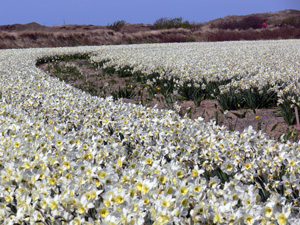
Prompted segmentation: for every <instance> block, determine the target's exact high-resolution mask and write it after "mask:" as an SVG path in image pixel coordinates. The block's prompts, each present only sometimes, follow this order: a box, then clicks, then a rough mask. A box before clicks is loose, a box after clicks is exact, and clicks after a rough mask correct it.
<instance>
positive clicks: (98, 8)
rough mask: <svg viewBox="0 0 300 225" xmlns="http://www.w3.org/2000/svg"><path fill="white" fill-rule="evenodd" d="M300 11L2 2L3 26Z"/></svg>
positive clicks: (209, 4) (144, 2)
mask: <svg viewBox="0 0 300 225" xmlns="http://www.w3.org/2000/svg"><path fill="white" fill-rule="evenodd" d="M284 9H297V10H300V0H106V1H102V0H47V1H45V0H0V25H6V24H15V23H21V24H24V23H30V22H37V23H39V24H41V25H46V26H52V25H63V24H64V23H65V24H87V25H88V24H93V25H107V24H111V23H113V22H114V21H117V20H125V21H126V22H129V23H152V24H153V23H154V22H155V20H157V19H158V18H161V17H168V18H174V17H183V19H184V20H189V21H191V22H192V21H194V22H206V21H209V20H212V19H216V18H220V17H224V16H227V15H247V14H252V13H260V12H276V11H279V10H284Z"/></svg>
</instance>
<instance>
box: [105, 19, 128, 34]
mask: <svg viewBox="0 0 300 225" xmlns="http://www.w3.org/2000/svg"><path fill="white" fill-rule="evenodd" d="M125 24H126V21H125V20H118V21H115V22H113V24H109V25H107V28H108V29H111V30H113V31H120V30H121V29H122V28H123V27H124V26H125Z"/></svg>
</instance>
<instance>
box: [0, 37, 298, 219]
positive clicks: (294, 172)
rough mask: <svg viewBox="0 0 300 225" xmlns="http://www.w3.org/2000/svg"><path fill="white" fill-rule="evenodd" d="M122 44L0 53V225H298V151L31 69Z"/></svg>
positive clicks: (294, 146)
mask: <svg viewBox="0 0 300 225" xmlns="http://www.w3.org/2000/svg"><path fill="white" fill-rule="evenodd" d="M294 42H296V41H287V42H280V41H279V42H278V45H279V46H281V45H283V43H287V45H290V44H292V43H294ZM271 43H272V44H273V45H274V46H276V45H275V43H277V42H271ZM236 44H237V43H236ZM243 44H245V45H247V46H248V45H250V42H246V43H244V42H241V45H243ZM257 44H260V42H258V43H257ZM201 45H202V44H201ZM218 45H221V44H220V43H219V44H218V43H216V46H218ZM225 45H226V44H225ZM230 45H231V44H230ZM273 45H272V46H273ZM176 46H177V45H176ZM204 46H205V45H204ZM209 46H210V48H211V47H213V46H214V45H213V44H211V43H210V44H209ZM261 46H264V45H261ZM122 47H123V48H125V46H108V47H79V48H57V49H24V50H4V51H1V54H0V60H1V61H0V62H1V64H0V91H1V93H2V95H1V96H2V97H1V103H0V168H1V172H0V173H1V184H0V189H1V192H0V206H1V207H0V221H1V222H2V223H4V224H9V223H11V224H12V223H24V224H80V223H82V224H88V223H89V224H126V223H127V224H172V223H174V224H184V223H189V224H205V223H208V224H264V223H265V224H267V223H269V222H273V223H275V224H276V223H277V224H297V223H299V222H300V219H299V217H298V215H299V162H300V158H299V149H300V148H299V144H298V143H290V142H287V143H285V144H284V143H278V142H276V141H274V140H270V139H268V138H267V137H266V136H265V135H264V134H263V133H261V132H258V133H257V132H255V131H253V130H252V128H251V127H249V128H248V129H247V130H245V131H244V132H242V133H239V132H229V131H228V130H226V129H225V128H224V127H220V126H217V125H216V124H215V123H214V122H213V121H212V122H209V123H205V122H203V120H202V118H198V119H196V120H191V119H189V118H187V117H183V118H182V117H180V116H179V115H177V114H176V113H175V112H174V111H171V110H158V109H156V108H146V107H143V106H140V105H134V104H126V103H123V102H122V101H121V100H120V101H117V102H115V101H113V100H112V98H105V99H104V98H98V97H93V96H91V95H90V94H88V93H85V92H82V91H80V90H78V89H76V88H73V87H72V86H69V85H67V84H65V83H64V82H60V81H59V79H54V78H52V77H50V76H48V75H47V74H45V73H44V72H42V71H40V70H39V69H37V68H36V67H35V64H36V61H37V60H38V59H40V58H43V57H45V56H55V55H63V54H69V55H70V54H85V53H87V54H89V53H91V54H95V53H96V52H97V54H98V55H99V54H100V52H101V51H104V50H105V49H110V48H111V50H112V51H113V49H114V48H116V49H121V48H122ZM162 47H164V45H162ZM168 47H171V46H169V45H166V46H165V48H166V49H168ZM129 48H134V46H130V47H129ZM103 49H104V50H103ZM228 49H229V48H228ZM162 52H163V51H162ZM102 53H103V52H102ZM208 54H210V53H208ZM238 55H239V54H238ZM247 55H248V54H247ZM245 57H246V56H245ZM177 59H178V60H179V59H180V57H178V58H177ZM120 60H121V59H120ZM215 60H216V62H218V60H217V58H215ZM150 61H151V60H150ZM150 61H149V62H150ZM110 62H112V59H111V61H110ZM219 62H221V56H220V58H219ZM232 62H233V63H234V62H235V60H233V61H232ZM203 65H206V63H205V62H203ZM130 66H131V65H130ZM149 66H151V65H149ZM295 67H296V66H295ZM187 68H189V67H188V66H187ZM216 68H218V67H216ZM139 70H140V69H139ZM145 70H146V69H145ZM147 70H148V69H147ZM212 70H213V67H212ZM228 71H229V70H228ZM152 72H154V71H151V73H152ZM156 72H157V71H156ZM187 74H188V73H187ZM212 74H213V73H212ZM230 74H231V72H228V76H231V75H230ZM172 76H175V74H172ZM187 76H188V75H186V77H187ZM216 76H217V75H216ZM183 77H185V76H183ZM219 77H221V76H219ZM227 78H228V77H227ZM189 79H193V80H194V79H195V80H197V78H196V77H195V76H194V75H191V78H189ZM282 79H283V78H282ZM291 80H292V79H291ZM179 82H180V81H179ZM286 82H287V80H286Z"/></svg>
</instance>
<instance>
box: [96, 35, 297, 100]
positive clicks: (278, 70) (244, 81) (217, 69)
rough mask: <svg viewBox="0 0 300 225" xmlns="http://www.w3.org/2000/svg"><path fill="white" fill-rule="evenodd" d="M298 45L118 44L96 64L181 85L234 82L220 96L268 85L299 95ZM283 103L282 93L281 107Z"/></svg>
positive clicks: (281, 42)
mask: <svg viewBox="0 0 300 225" xmlns="http://www.w3.org/2000/svg"><path fill="white" fill-rule="evenodd" d="M299 46H300V41H299V40H276V41H243V42H236V41H233V42H219V43H175V44H174V43H172V44H141V45H119V46H106V47H103V48H101V49H100V50H99V51H96V55H95V56H93V57H92V60H93V61H95V62H100V61H104V60H110V61H109V62H107V63H106V64H105V65H104V66H105V67H111V66H113V67H115V68H116V69H119V68H123V67H125V66H130V67H131V68H134V69H133V72H136V71H139V72H142V73H143V74H145V75H149V74H152V73H159V74H160V75H161V77H163V78H166V79H171V78H172V77H176V78H179V79H180V81H179V85H182V84H183V83H184V82H186V81H190V80H192V81H193V82H195V83H199V84H202V83H203V80H205V81H206V82H210V81H218V82H220V81H223V80H231V82H230V83H229V84H227V85H224V86H221V87H220V91H221V94H224V93H227V92H228V91H229V90H230V88H234V89H235V90H236V93H238V92H239V91H244V90H247V89H250V88H258V90H259V91H260V90H262V88H263V87H265V86H270V87H269V88H270V91H275V92H276V93H277V92H279V90H282V89H284V88H285V87H286V86H291V87H287V88H286V89H287V90H286V92H288V91H289V93H290V95H294V94H296V95H297V96H299V95H300V92H299V90H300V89H299V88H298V82H299V79H300V60H299V59H300V51H299ZM281 99H282V96H280V95H279V103H281V101H282V100H281ZM299 101H300V98H299ZM297 103H298V102H297ZM298 104H299V103H298Z"/></svg>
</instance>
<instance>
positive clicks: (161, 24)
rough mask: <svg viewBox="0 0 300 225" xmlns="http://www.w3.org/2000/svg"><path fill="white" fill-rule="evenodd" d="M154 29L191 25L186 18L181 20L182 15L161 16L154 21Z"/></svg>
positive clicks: (188, 26) (189, 26) (187, 26)
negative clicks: (172, 16) (174, 16)
mask: <svg viewBox="0 0 300 225" xmlns="http://www.w3.org/2000/svg"><path fill="white" fill-rule="evenodd" d="M153 25H154V29H157V30H158V29H171V28H188V29H189V28H191V27H192V25H191V23H190V22H189V21H188V20H185V21H183V19H182V17H176V18H167V17H162V18H159V19H157V20H156V21H155V22H154V24H153Z"/></svg>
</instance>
